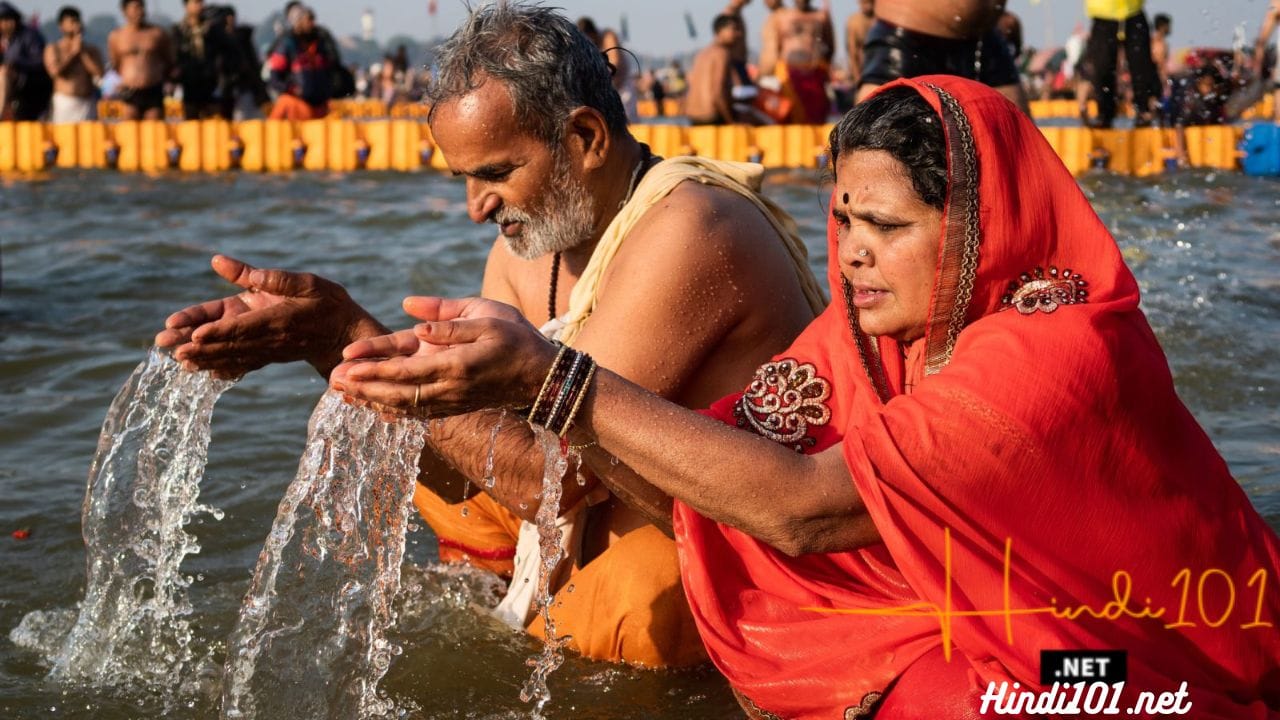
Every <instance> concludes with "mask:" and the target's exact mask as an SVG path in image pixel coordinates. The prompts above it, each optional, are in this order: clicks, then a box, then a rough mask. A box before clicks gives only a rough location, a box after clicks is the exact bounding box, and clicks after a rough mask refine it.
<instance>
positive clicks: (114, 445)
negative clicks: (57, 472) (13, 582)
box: [10, 349, 234, 691]
mask: <svg viewBox="0 0 1280 720" xmlns="http://www.w3.org/2000/svg"><path fill="white" fill-rule="evenodd" d="M233 384H234V383H233V382H229V381H221V380H215V379H213V378H212V377H211V376H210V375H208V374H207V373H191V372H187V371H185V370H183V369H182V368H181V367H180V366H179V365H178V363H177V362H175V361H174V360H173V359H172V358H170V357H169V356H168V355H166V354H164V353H162V352H161V351H159V350H158V349H152V351H151V352H150V354H149V355H148V356H147V358H146V360H144V361H143V362H142V363H141V364H140V365H138V367H137V368H136V369H135V370H134V371H133V374H132V375H130V376H129V379H128V380H127V381H126V382H125V384H124V387H122V388H121V389H120V392H119V393H118V394H117V395H116V397H115V399H114V400H113V401H112V403H111V407H110V409H109V410H108V411H107V418H106V420H105V421H104V422H103V424H102V432H101V434H100V436H99V439H98V449H97V453H96V454H95V455H94V458H93V463H92V464H91V465H90V468H89V481H88V487H87V489H86V492H85V499H84V509H83V514H82V523H83V534H84V543H85V554H86V565H87V569H88V572H87V579H86V586H85V596H84V600H83V601H82V602H81V603H80V607H79V612H78V613H76V612H75V611H56V610H55V611H47V612H46V611H35V612H31V613H28V614H27V616H26V617H24V618H23V620H22V622H21V623H20V624H19V625H18V627H17V628H15V629H14V630H13V631H12V633H11V634H10V639H11V640H13V642H14V643H15V644H17V645H22V646H25V647H30V648H33V649H35V650H37V651H40V652H41V653H42V654H44V656H45V657H46V658H47V660H48V662H49V664H50V665H51V666H52V671H51V673H50V676H51V677H52V678H53V679H55V680H60V681H71V682H77V683H85V684H90V685H99V686H135V685H138V686H141V687H143V688H146V689H150V690H157V689H159V690H168V691H172V690H174V689H178V688H182V687H183V686H185V685H186V684H187V683H188V682H189V681H191V679H192V673H191V670H192V669H193V667H192V666H193V664H195V663H197V662H198V661H200V660H202V659H206V658H202V657H198V656H197V650H196V648H195V645H194V644H193V640H194V639H195V638H194V632H193V628H192V627H191V624H190V623H189V621H188V620H187V619H186V617H187V616H188V615H189V614H190V613H191V603H190V600H189V598H188V595H187V588H188V587H189V586H190V585H191V582H192V578H190V577H188V576H186V575H184V574H183V573H182V571H181V565H182V561H183V559H184V558H185V557H186V556H187V555H189V554H192V553H198V552H199V551H200V546H199V545H198V544H197V543H196V539H195V538H194V537H193V536H192V535H190V534H188V533H187V532H186V531H185V530H184V527H185V526H186V525H187V524H188V523H189V522H191V520H192V518H193V517H194V516H195V515H196V514H197V513H209V514H211V515H213V517H214V518H216V519H221V517H222V513H221V511H219V510H217V509H215V508H211V507H208V506H205V505H201V504H199V503H198V502H197V499H198V497H199V494H200V485H199V482H200V478H201V477H202V475H203V474H204V468H205V461H206V459H207V457H208V448H209V425H210V420H211V416H212V414H213V405H214V403H215V402H216V401H217V399H218V397H219V396H221V395H222V393H223V392H225V391H226V390H227V388H229V387H231V386H232V385H233Z"/></svg>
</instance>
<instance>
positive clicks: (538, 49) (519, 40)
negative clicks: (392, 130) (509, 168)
mask: <svg viewBox="0 0 1280 720" xmlns="http://www.w3.org/2000/svg"><path fill="white" fill-rule="evenodd" d="M436 64H437V66H438V72H437V76H436V79H435V82H433V83H432V86H431V87H432V89H431V102H432V115H434V112H435V108H438V107H440V106H441V105H442V104H444V103H446V102H448V101H450V100H454V99H457V98H459V97H461V96H463V95H466V94H467V93H469V92H471V91H472V90H475V89H476V88H478V87H479V86H480V85H482V84H483V83H484V82H485V81H486V80H488V79H489V78H493V79H494V80H498V81H499V82H501V83H502V84H503V85H505V86H506V87H507V90H508V92H509V93H510V95H511V104H512V106H513V107H514V108H515V114H516V120H517V121H518V122H519V123H520V126H521V127H522V128H523V129H525V130H527V131H529V132H531V133H533V134H534V135H535V136H537V137H538V138H540V139H542V140H543V141H544V142H546V143H547V144H548V145H555V144H558V143H559V142H560V140H561V137H562V136H563V133H564V124H565V121H566V120H568V118H569V114H570V113H571V112H573V111H574V110H576V109H577V108H580V107H583V106H585V107H589V108H594V109H595V110H597V111H599V112H600V114H601V115H603V116H604V119H605V122H606V123H607V124H608V127H609V132H610V133H611V134H613V135H615V136H620V135H622V134H623V133H625V132H626V128H627V113H626V111H625V110H624V109H623V107H622V100H621V99H620V98H619V97H618V91H617V90H615V89H614V87H613V77H612V73H611V71H610V69H609V63H608V62H607V61H606V60H605V58H604V55H603V54H602V53H601V52H600V49H599V48H597V47H596V46H595V45H594V44H593V43H592V42H591V41H590V40H588V39H587V37H586V36H585V35H583V34H582V33H581V32H579V31H578V28H577V27H575V26H574V24H573V23H572V22H570V21H569V20H568V18H565V17H564V16H563V15H561V14H560V13H559V12H557V11H556V9H554V8H549V7H544V6H543V5H541V4H539V3H524V2H515V1H512V0H497V1H496V2H493V3H490V4H486V5H484V6H482V7H480V8H478V9H473V10H471V11H470V13H469V15H468V17H467V19H466V21H464V22H463V24H462V27H460V28H458V30H457V31H456V32H454V34H453V36H452V37H450V38H449V39H448V40H447V41H445V43H444V44H443V45H441V46H440V50H439V54H438V55H437V58H436Z"/></svg>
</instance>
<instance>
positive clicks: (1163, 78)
mask: <svg viewBox="0 0 1280 720" xmlns="http://www.w3.org/2000/svg"><path fill="white" fill-rule="evenodd" d="M1171 32H1173V18H1171V17H1169V16H1168V15H1166V14H1164V13H1160V14H1158V15H1156V16H1155V17H1154V18H1152V20H1151V63H1152V64H1153V65H1155V68H1156V78H1157V82H1159V83H1160V84H1159V86H1158V87H1159V90H1158V91H1157V92H1156V99H1157V100H1160V99H1162V98H1164V97H1165V95H1167V94H1168V93H1169V33H1171Z"/></svg>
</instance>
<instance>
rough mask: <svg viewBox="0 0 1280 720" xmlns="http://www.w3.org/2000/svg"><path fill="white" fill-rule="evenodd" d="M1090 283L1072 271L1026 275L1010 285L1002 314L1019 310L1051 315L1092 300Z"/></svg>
mask: <svg viewBox="0 0 1280 720" xmlns="http://www.w3.org/2000/svg"><path fill="white" fill-rule="evenodd" d="M1088 287H1089V283H1087V282H1085V280H1084V278H1083V277H1081V276H1080V273H1078V272H1072V270H1071V268H1066V269H1063V270H1059V269H1058V268H1057V267H1056V266H1053V265H1050V266H1049V271H1048V273H1047V274H1046V273H1045V269H1044V268H1042V267H1037V268H1035V269H1033V270H1031V271H1030V272H1024V273H1022V274H1021V275H1019V276H1018V279H1017V280H1014V281H1013V282H1011V283H1009V289H1008V292H1006V293H1005V295H1004V297H1002V298H1001V299H1000V310H1002V311H1004V310H1008V309H1010V308H1017V309H1018V312H1020V313H1022V314H1023V315H1030V314H1032V313H1034V312H1035V311H1037V310H1039V311H1040V312H1044V313H1051V312H1053V311H1054V310H1057V309H1058V306H1060V305H1077V304H1079V303H1083V302H1087V301H1088V299H1089V290H1088Z"/></svg>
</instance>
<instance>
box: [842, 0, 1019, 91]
mask: <svg viewBox="0 0 1280 720" xmlns="http://www.w3.org/2000/svg"><path fill="white" fill-rule="evenodd" d="M1003 11H1004V0H900V1H899V2H881V3H877V4H876V8H875V13H876V22H875V24H874V25H872V27H871V30H870V31H868V34H867V42H866V49H865V51H864V57H865V59H864V64H863V67H862V78H861V80H860V85H859V88H858V97H859V98H864V97H866V96H867V95H869V94H870V93H871V92H872V91H873V90H875V89H876V88H878V87H880V86H881V85H883V84H885V83H887V82H891V81H893V80H897V79H898V78H912V77H919V76H921V75H932V74H945V75H955V76H957V77H963V78H968V79H970V80H977V81H979V82H982V83H983V84H986V85H990V86H991V87H993V88H995V89H996V90H999V91H1000V94H1002V95H1004V96H1005V97H1007V98H1009V99H1010V100H1012V101H1014V102H1015V103H1017V105H1018V107H1020V108H1022V110H1023V112H1029V106H1028V104H1027V96H1026V92H1025V91H1024V90H1023V88H1022V80H1021V78H1020V77H1019V75H1018V67H1017V65H1015V64H1014V59H1013V57H1014V56H1013V52H1012V51H1011V50H1010V49H1009V45H1008V43H1006V42H1005V40H1004V37H1003V36H1002V35H1001V34H1000V32H999V31H998V30H996V28H995V25H996V21H997V20H999V18H1000V15H1001V13H1002V12H1003Z"/></svg>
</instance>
